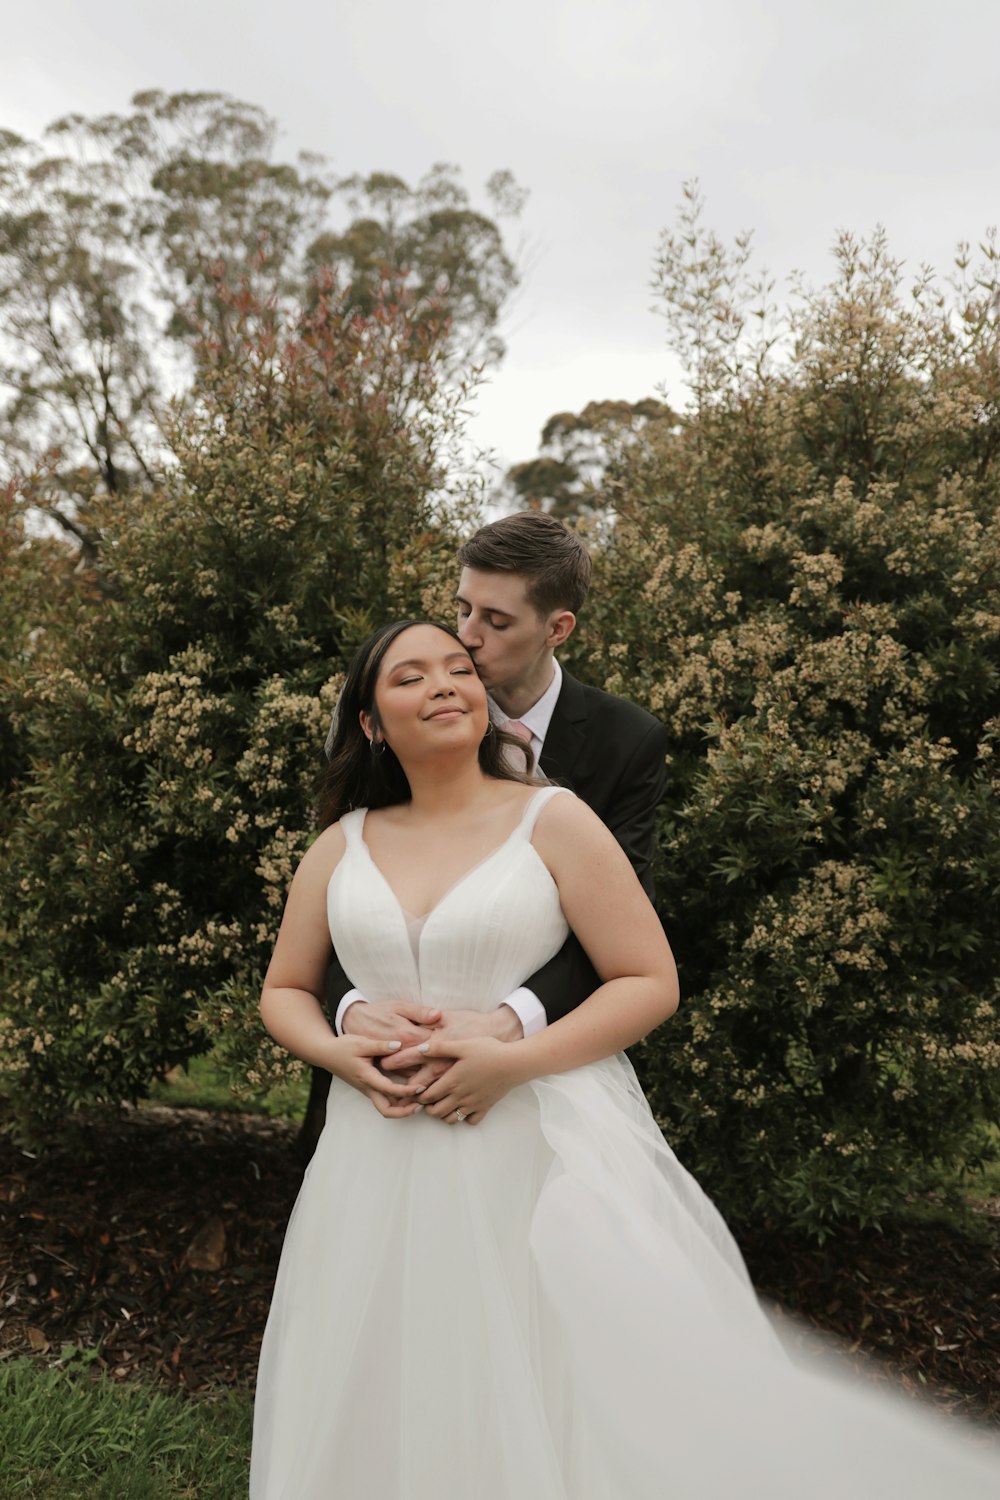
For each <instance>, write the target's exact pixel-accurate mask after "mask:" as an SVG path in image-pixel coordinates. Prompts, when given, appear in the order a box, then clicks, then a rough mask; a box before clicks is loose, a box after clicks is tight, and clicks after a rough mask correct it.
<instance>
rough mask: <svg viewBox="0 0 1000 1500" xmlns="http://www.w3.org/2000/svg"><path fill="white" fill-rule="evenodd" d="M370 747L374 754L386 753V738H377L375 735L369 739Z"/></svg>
mask: <svg viewBox="0 0 1000 1500" xmlns="http://www.w3.org/2000/svg"><path fill="white" fill-rule="evenodd" d="M368 748H369V750H370V751H371V753H372V754H373V755H384V754H385V740H377V739H376V738H375V736H374V735H372V737H371V739H370V740H369V741H368Z"/></svg>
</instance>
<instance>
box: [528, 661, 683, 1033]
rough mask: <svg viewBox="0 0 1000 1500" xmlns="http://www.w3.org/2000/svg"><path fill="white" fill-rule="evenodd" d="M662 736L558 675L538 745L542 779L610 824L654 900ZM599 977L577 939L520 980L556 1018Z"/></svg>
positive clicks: (646, 719) (655, 724)
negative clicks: (567, 792) (559, 682)
mask: <svg viewBox="0 0 1000 1500" xmlns="http://www.w3.org/2000/svg"><path fill="white" fill-rule="evenodd" d="M666 753H667V731H666V730H665V729H664V727H663V725H662V724H661V723H660V721H659V719H654V718H653V715H652V714H649V713H647V712H646V710H645V709H644V708H640V707H639V705H638V704H637V703H630V702H629V700H628V699H627V698H616V697H614V696H613V694H611V693H604V692H602V691H601V690H600V688H592V687H586V686H584V684H583V683H582V682H578V681H577V680H576V678H575V677H571V676H570V674H569V673H568V672H565V671H564V672H563V677H562V687H561V689H560V692H559V697H558V698H557V700H556V706H555V709H554V711H553V714H552V719H551V722H550V724H549V727H548V731H547V733H546V735H545V743H544V744H543V746H542V755H541V764H540V766H539V769H540V771H541V772H542V774H543V775H545V776H547V777H548V778H549V780H550V781H555V782H558V783H559V784H560V785H561V786H568V787H570V788H571V790H572V791H574V792H575V793H576V795H577V796H578V797H579V798H580V799H581V800H582V801H583V802H586V803H587V805H588V807H592V808H593V809H594V812H596V813H597V815H598V817H599V818H600V819H601V820H602V821H603V822H604V823H606V824H607V826H608V828H610V830H611V832H612V833H613V834H614V836H615V838H616V839H617V840H618V842H619V844H621V846H622V848H623V849H624V851H625V853H626V854H627V855H628V857H629V859H630V860H631V862H632V866H633V868H634V870H635V872H636V874H637V875H638V877H639V879H640V880H641V882H642V885H643V889H644V890H645V892H646V894H647V896H649V897H650V899H652V895H653V836H654V833H655V826H656V808H657V804H658V803H659V802H660V801H661V799H662V797H663V792H664V789H665V786H666V779H667V771H666ZM599 984H600V980H599V979H598V977H597V975H596V974H595V972H594V969H593V967H592V965H591V963H590V961H589V959H588V958H587V955H586V954H585V953H584V951H583V949H582V947H581V946H580V944H579V943H578V942H577V940H576V938H575V937H572V936H571V937H570V938H569V939H568V940H567V942H566V943H565V944H564V945H563V947H562V948H561V949H560V950H559V952H558V953H557V954H556V956H555V958H553V959H551V960H550V961H549V962H548V963H547V964H546V965H545V967H544V968H543V969H540V970H539V972H538V973H537V974H533V975H532V977H531V978H530V979H527V980H525V985H526V987H527V988H528V989H529V990H532V991H533V992H534V993H535V994H536V995H537V996H538V998H539V1000H540V1001H541V1002H542V1005H543V1006H544V1007H545V1014H546V1016H547V1018H548V1020H549V1021H557V1020H558V1019H559V1017H560V1016H564V1015H565V1014H566V1013H567V1011H570V1010H573V1009H575V1007H576V1006H577V1005H579V1004H580V1002H581V1001H583V1000H585V999H586V998H587V996H588V995H589V994H591V993H592V992H593V991H594V990H595V989H596V988H597V986H598V985H599Z"/></svg>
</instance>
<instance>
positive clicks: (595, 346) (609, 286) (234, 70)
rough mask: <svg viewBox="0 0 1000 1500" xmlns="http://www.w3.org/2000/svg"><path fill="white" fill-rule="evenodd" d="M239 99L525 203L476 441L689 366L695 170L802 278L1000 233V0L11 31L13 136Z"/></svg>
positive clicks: (8, 81) (7, 68)
mask: <svg viewBox="0 0 1000 1500" xmlns="http://www.w3.org/2000/svg"><path fill="white" fill-rule="evenodd" d="M152 87H157V88H163V89H166V90H168V91H175V90H195V89H210V90H222V91H225V92H228V93H231V94H233V95H235V96H237V97H238V98H242V99H245V100H247V101H248V102H251V103H254V104H260V105H262V106H263V107H264V108H265V109H266V110H268V112H269V113H271V114H272V115H274V116H275V117H276V118H277V119H278V121H279V122H280V124H281V126H282V127H283V130H284V137H283V140H282V143H281V150H282V151H283V152H284V153H285V154H286V155H287V156H289V157H290V156H293V155H294V154H295V153H296V152H297V151H299V150H301V149H308V150H315V151H318V152H321V153H322V154H324V155H325V156H327V157H328V158H329V159H330V162H331V165H332V167H333V169H334V170H335V171H336V172H337V173H339V174H342V175H347V174H349V173H353V172H362V173H366V172H368V171H372V170H384V171H390V172H395V173H397V174H398V175H400V176H402V177H403V178H405V179H406V180H408V181H410V182H411V183H413V182H415V181H416V180H417V179H418V178H419V177H420V176H421V175H422V174H423V172H424V171H426V169H427V168H428V167H429V166H430V165H432V164H433V163H434V162H436V161H451V162H455V163H457V164H458V165H459V166H460V167H461V169H462V173H463V179H464V181H465V183H466V185H467V186H468V187H469V188H470V189H472V190H474V192H475V191H476V190H478V188H479V186H480V185H481V184H482V183H483V182H484V181H485V179H486V178H487V177H488V176H489V174H490V173H491V172H492V171H494V170H495V169H497V168H500V167H507V168H510V169H511V171H513V173H514V175H515V176H516V177H517V179H518V180H519V182H521V183H522V185H524V186H525V187H527V188H528V189H530V193H531V197H530V200H529V203H528V207H527V210H526V213H525V216H524V219H523V221H522V226H521V229H520V231H518V230H516V229H515V231H514V234H515V238H516V237H517V236H518V235H520V236H521V237H523V240H524V244H525V249H526V252H527V260H528V263H529V267H530V269H529V274H528V276H527V278H526V281H525V284H524V285H523V286H522V288H521V290H520V291H519V293H518V294H517V298H516V301H515V303H514V305H513V306H512V307H511V309H510V312H509V314H508V315H507V317H506V320H505V323H504V325H503V327H502V329H501V332H502V334H503V336H504V337H505V339H506V341H507V344H508V354H507V358H506V360H505V362H504V364H503V366H502V368H501V370H500V371H499V373H497V374H496V375H495V376H494V377H493V380H492V383H491V385H490V386H489V388H488V389H486V390H484V391H483V392H482V393H481V395H480V398H479V403H478V413H477V415H476V418H475V421H474V425H473V435H474V437H475V438H476V439H477V440H478V441H479V442H480V443H481V444H483V445H484V446H487V447H492V448H494V449H495V450H496V451H497V456H498V459H499V461H500V462H501V463H504V464H506V463H507V462H510V461H515V460H518V459H524V458H529V457H531V456H532V455H533V454H534V453H535V452H536V451H537V442H538V434H539V432H540V429H541V427H542V424H543V423H544V421H545V419H546V418H547V417H548V416H550V415H551V414H552V413H553V412H555V411H565V410H567V409H578V408H579V407H581V406H582V405H583V404H584V403H585V402H586V401H588V400H590V399H592V398H624V399H627V400H637V399H639V398H640V397H642V396H645V395H649V394H653V393H654V391H655V388H656V387H657V386H658V385H660V384H661V383H665V384H666V387H667V391H666V394H667V397H668V399H671V400H672V401H673V402H674V403H675V404H677V405H681V404H683V390H682V388H681V387H680V383H679V377H678V372H677V370H676V367H675V365H674V364H673V361H672V359H671V357H670V356H669V354H668V353H667V350H666V348H665V346H664V341H663V327H662V324H661V322H660V320H659V319H658V318H657V317H655V316H654V315H653V314H652V313H651V312H650V310H649V308H650V303H651V294H650V292H649V277H650V263H651V258H652V255H653V251H654V248H655V245H656V241H657V237H658V234H659V231H660V230H661V229H662V228H663V227H664V226H665V225H667V224H669V223H671V222H672V221H673V218H674V212H675V207H676V204H677V202H678V200H679V197H680V187H681V183H682V182H683V181H684V180H685V179H687V178H689V177H694V176H697V177H699V178H700V180H701V185H702V190H703V192H704V194H705V195H706V197H707V200H708V208H707V214H706V220H707V222H708V223H710V224H711V225H712V226H713V227H715V228H716V229H717V230H718V231H719V232H720V233H721V234H723V235H724V236H725V237H729V236H731V235H732V234H733V233H734V232H736V231H738V230H741V229H744V228H752V229H753V230H754V231H755V243H756V245H757V249H758V253H759V258H760V259H761V260H762V261H763V262H764V263H765V264H766V265H767V266H768V267H769V268H770V269H771V271H772V272H773V273H775V274H777V275H778V277H779V288H780V286H781V284H782V283H783V280H784V278H785V277H786V276H787V274H788V272H790V271H791V270H792V269H795V268H798V269H801V270H803V271H805V272H806V273H807V275H808V276H809V277H810V279H811V280H813V281H820V280H823V279H825V278H826V277H827V275H828V273H829V270H830V268H831V262H830V259H829V253H828V252H829V247H830V245H831V243H832V241H833V238H834V235H835V233H836V231H837V230H839V229H843V228H847V229H852V230H854V231H856V232H858V233H865V232H867V231H869V230H871V229H872V228H873V226H874V225H875V224H876V223H879V222H880V223H883V224H885V226H886V227H887V229H888V231H889V236H890V244H891V247H892V249H893V251H894V252H895V253H896V254H897V255H898V256H900V257H902V258H903V259H904V260H905V261H906V263H907V266H908V267H910V268H912V269H914V270H916V268H917V267H918V265H919V264H920V263H921V262H923V261H929V262H931V263H932V264H934V265H936V266H937V267H939V268H942V269H946V268H947V266H948V263H949V262H950V259H951V256H952V252H953V250H954V246H955V244H956V243H957V241H958V240H960V239H970V240H972V241H973V242H975V241H976V240H977V239H978V238H979V237H980V236H981V235H982V233H983V232H984V230H985V229H986V227H987V226H988V225H989V224H993V223H996V222H997V220H998V219H1000V4H997V3H996V0H951V3H949V4H947V5H942V4H940V0H714V3H713V0H701V3H697V0H674V3H671V0H571V3H569V0H504V4H503V5H497V4H494V5H493V6H489V5H486V6H482V5H480V6H476V5H474V4H472V3H470V0H410V3H405V0H350V3H347V0H327V3H320V0H198V3H195V0H172V3H170V4H169V5H164V4H163V3H162V0H158V3H156V4H151V3H149V0H87V3H81V0H36V3H35V4H34V5H31V6H18V8H17V19H16V22H15V21H12V20H11V19H10V17H9V16H8V18H7V24H6V26H5V27H4V45H3V49H2V54H0V128H6V129H12V130H16V131H18V132H20V133H21V134H23V135H27V136H29V137H31V138H35V139H37V138H38V137H39V136H40V134H41V132H42V130H43V128H44V127H45V125H47V124H49V123H50V122H51V121H52V120H53V119H55V118H56V117H58V116H59V115H62V114H66V113H68V112H70V111H74V110H78V111H81V112H83V113H86V114H90V113H97V112H104V111H112V112H118V111H122V110H124V109H125V108H126V107H127V104H128V100H129V97H130V96H131V95H132V94H133V93H134V92H136V91H137V90H138V89H142V88H152Z"/></svg>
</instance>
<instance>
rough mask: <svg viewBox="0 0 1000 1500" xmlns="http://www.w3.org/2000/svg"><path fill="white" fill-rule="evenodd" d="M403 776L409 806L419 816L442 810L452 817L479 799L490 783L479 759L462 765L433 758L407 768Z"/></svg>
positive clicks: (429, 816) (426, 815) (430, 814)
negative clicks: (406, 785)
mask: <svg viewBox="0 0 1000 1500" xmlns="http://www.w3.org/2000/svg"><path fill="white" fill-rule="evenodd" d="M406 776H407V780H408V781H409V783H410V807H411V808H412V809H413V812H414V813H415V814H416V816H417V817H418V818H425V817H426V818H433V817H436V816H438V815H440V814H443V813H448V815H449V816H451V817H454V816H455V815H456V814H460V813H462V812H464V811H465V810H466V809H468V808H470V807H472V806H474V804H475V803H476V802H479V801H481V800H482V797H483V793H484V792H486V791H487V789H488V787H489V783H490V778H489V777H488V776H486V775H485V774H484V772H483V771H482V769H481V768H480V765H479V760H478V758H477V759H476V760H474V761H472V762H471V763H468V762H467V763H466V764H465V765H455V764H454V762H451V763H447V762H446V763H444V764H442V763H441V760H440V758H436V759H435V761H434V762H432V763H428V764H425V765H421V766H410V767H408V768H407V772H406Z"/></svg>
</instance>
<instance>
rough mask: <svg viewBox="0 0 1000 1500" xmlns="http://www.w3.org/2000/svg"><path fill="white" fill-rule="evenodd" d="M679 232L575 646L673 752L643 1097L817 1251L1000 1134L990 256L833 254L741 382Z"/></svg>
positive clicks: (707, 261) (719, 1180) (709, 1163)
mask: <svg viewBox="0 0 1000 1500" xmlns="http://www.w3.org/2000/svg"><path fill="white" fill-rule="evenodd" d="M688 231H689V232H688V233H686V234H685V235H680V236H676V237H674V238H673V239H671V238H670V237H669V236H668V237H666V239H665V242H664V243H665V247H666V248H665V249H663V254H664V256H666V257H667V258H668V259H670V258H671V257H672V259H671V264H670V266H669V267H668V268H667V270H668V271H669V275H668V274H667V271H665V270H664V269H663V267H662V266H661V272H662V277H663V286H664V289H665V290H669V294H670V297H671V299H672V300H671V302H670V303H669V304H668V305H667V307H666V309H665V310H666V313H667V316H668V318H671V319H673V320H674V322H673V325H672V326H673V331H674V334H675V335H676V338H677V343H678V347H679V348H681V349H682V350H684V349H685V348H686V349H687V357H688V360H689V368H690V369H691V371H692V386H693V389H694V392H695V395H696V398H697V400H696V403H695V405H694V408H693V410H692V411H691V412H690V413H689V414H688V415H687V416H686V417H685V418H684V420H683V422H682V423H681V424H680V425H679V426H677V425H674V426H673V427H670V426H667V425H666V424H651V425H650V427H649V428H648V430H647V434H646V437H645V440H644V441H643V442H641V443H638V444H635V445H633V446H631V447H630V448H628V449H626V450H624V451H623V452H622V455H621V458H620V461H619V463H618V465H617V467H616V468H615V469H613V470H612V471H611V472H610V473H609V474H608V476H607V478H606V482H605V489H604V495H605V499H606V502H607V503H608V504H610V505H613V507H614V512H615V519H616V524H615V526H614V531H613V536H612V539H611V542H610V544H609V545H608V546H607V547H606V549H605V550H604V552H603V555H602V557H601V559H600V567H599V576H598V579H597V582H596V586H595V589H594V592H593V594H592V596H591V597H592V601H593V606H592V612H591V616H590V618H589V619H588V622H587V630H586V632H585V641H584V643H583V644H582V645H581V646H580V647H579V648H578V650H580V652H581V653H583V652H584V647H586V648H587V651H586V653H585V656H584V663H583V670H585V671H589V672H590V673H592V674H594V673H596V674H597V676H598V678H599V680H600V679H603V680H604V682H605V684H606V686H607V687H608V688H609V689H610V690H612V691H616V692H624V693H628V694H629V695H631V696H633V697H638V698H639V699H640V700H641V701H643V702H644V703H646V704H647V705H648V706H649V707H650V708H651V709H652V710H653V711H654V712H655V713H657V714H659V715H660V716H661V717H662V718H663V719H664V720H665V722H666V723H667V724H668V725H669V726H670V728H671V731H672V733H673V736H674V748H673V754H672V765H671V786H670V790H669V792H668V798H667V802H666V804H665V806H664V808H663V812H662V828H661V840H660V847H659V864H658V870H657V882H658V883H657V891H658V897H659V899H660V902H661V906H662V910H663V914H664V919H665V923H666V927H667V930H668V932H669V934H670V935H671V937H672V939H673V941H674V943H675V946H676V949H677V951H678V955H679V959H680V964H681V971H682V988H683V991H684V995H685V999H684V1001H683V1002H682V1009H681V1012H680V1014H679V1016H678V1017H677V1018H676V1020H675V1021H674V1022H672V1023H671V1025H670V1027H668V1028H665V1029H664V1031H663V1032H662V1033H660V1034H658V1035H657V1036H655V1037H654V1038H653V1039H651V1040H650V1041H649V1042H648V1043H647V1044H646V1045H645V1047H644V1048H643V1049H642V1050H641V1058H640V1062H641V1067H642V1070H643V1073H644V1078H645V1082H646V1084H647V1086H648V1087H649V1089H650V1091H651V1094H652V1097H653V1099H654V1101H655V1105H656V1108H657V1109H658V1111H659V1113H660V1115H661V1116H662V1118H663V1120H664V1123H665V1125H666V1127H667V1133H668V1136H669V1138H670V1139H671V1140H673V1141H676V1142H677V1144H678V1147H679V1149H680V1150H681V1152H682V1154H683V1156H684V1157H685V1159H686V1160H687V1161H688V1162H689V1164H690V1165H691V1167H692V1168H693V1170H694V1171H695V1172H696V1173H697V1174H698V1175H699V1177H700V1178H701V1179H702V1180H703V1181H704V1182H705V1183H706V1185H707V1186H708V1187H709V1188H710V1190H711V1191H712V1192H713V1193H714V1194H715V1195H716V1196H717V1197H718V1198H719V1200H720V1201H721V1202H722V1203H723V1205H724V1206H725V1208H726V1209H727V1211H728V1212H730V1213H732V1214H734V1215H736V1216H737V1217H741V1218H744V1219H746V1220H750V1219H754V1220H755V1221H759V1220H760V1219H761V1218H764V1219H768V1218H769V1219H773V1220H775V1221H777V1222H782V1221H783V1222H786V1223H787V1222H791V1223H795V1224H799V1225H801V1226H804V1227H806V1228H809V1229H810V1230H820V1231H822V1228H823V1226H824V1225H826V1224H828V1223H829V1222H830V1221H831V1220H833V1219H835V1218H837V1217H849V1218H856V1219H858V1220H861V1221H869V1222H870V1221H872V1220H878V1218H879V1216H880V1215H882V1214H884V1213H886V1212H887V1211H888V1210H889V1209H891V1208H894V1207H898V1206H899V1205H900V1203H901V1202H902V1201H903V1200H904V1198H905V1197H906V1195H907V1193H909V1192H911V1191H913V1190H915V1189H918V1188H925V1187H927V1186H928V1185H929V1184H930V1183H933V1182H934V1181H935V1179H936V1173H937V1172H938V1171H939V1169H940V1168H941V1166H942V1165H954V1164H955V1163H958V1164H965V1165H968V1166H973V1165H975V1163H976V1161H977V1160H979V1159H981V1158H982V1157H983V1156H984V1155H985V1154H986V1153H988V1151H989V1150H990V1146H989V1143H988V1141H987V1137H986V1133H985V1122H986V1121H989V1120H996V1119H997V1116H998V1113H1000V1044H998V1041H997V1022H998V1017H1000V981H998V975H1000V928H998V925H997V922H996V899H997V891H998V889H1000V803H998V798H997V790H998V781H1000V765H998V747H1000V738H998V737H1000V719H998V718H997V703H998V684H1000V516H998V508H997V497H998V473H1000V469H998V463H1000V458H998V439H1000V406H998V393H1000V384H998V380H1000V362H998V352H1000V324H998V317H997V258H996V250H995V246H994V244H993V242H992V240H988V241H987V242H986V243H985V245H984V247H983V249H984V263H983V265H982V266H981V267H980V268H978V269H977V270H976V271H975V272H970V271H969V269H968V258H967V257H966V256H964V254H963V256H962V257H961V260H962V262H963V263H960V266H959V273H960V274H959V278H958V280H957V282H956V284H955V286H954V287H953V288H952V289H951V291H950V292H948V291H947V290H946V291H942V290H941V289H940V288H939V287H938V286H937V285H936V284H935V283H934V282H933V281H932V280H931V279H930V278H924V279H922V280H921V281H920V282H919V283H918V284H917V286H916V287H915V288H913V289H911V293H910V294H909V295H908V294H907V292H906V289H905V288H904V287H903V286H902V282H901V277H900V274H899V270H898V267H897V266H895V265H894V263H893V262H892V261H891V259H890V258H889V256H888V253H887V249H886V245H885V242H884V238H883V237H882V236H881V234H876V235H875V236H873V237H872V239H871V240H870V241H868V242H864V241H855V240H853V239H851V238H850V237H844V238H843V239H841V241H840V243H839V245H838V247H837V252H836V255H837V268H838V269H837V276H836V277H835V279H834V280H833V281H832V282H831V284H830V285H829V286H827V287H825V288H823V289H821V290H819V291H815V292H806V291H804V290H802V293H801V297H800V299H799V300H798V301H797V302H795V303H793V305H792V307H791V309H790V311H789V314H788V323H787V327H786V343H785V346H784V352H783V353H782V352H781V350H779V349H778V348H777V347H775V348H773V349H772V351H770V352H769V353H768V355H767V357H761V358H756V357H754V358H749V357H744V355H743V354H742V353H741V352H740V347H739V337H738V336H736V337H734V335H733V330H734V329H736V328H738V327H741V328H745V327H746V326H748V323H749V321H750V314H749V312H747V310H746V309H743V310H742V311H741V309H740V308H739V307H737V308H736V309H735V310H734V308H733V305H732V303H731V297H732V295H733V285H734V278H733V276H732V275H730V273H729V270H728V269H727V268H726V267H725V266H721V265H719V264H718V262H719V261H720V260H722V259H724V258H725V255H726V254H727V253H728V252H726V251H725V249H724V247H722V246H721V245H720V244H719V243H718V242H717V241H715V240H714V239H713V238H712V237H707V238H706V242H705V243H704V244H703V245H702V251H701V252H699V253H698V254H696V255H695V256H694V262H695V264H694V267H693V269H691V268H689V267H687V265H686V257H688V256H689V254H690V240H691V233H690V224H689V225H688ZM661 248H662V247H661ZM741 253H742V252H741ZM713 262H716V264H714V266H713ZM691 277H694V280H695V285H694V287H692V286H691V282H690V278H691ZM706 287H707V288H708V290H707V291H706V290H705V288H706ZM713 297H718V299H720V300H719V301H718V302H717V303H713V302H712V298H713ZM713 306H715V309H716V313H717V318H716V320H715V321H713V316H712V307H713ZM692 309H694V311H693V310H692ZM695 311H696V312H697V316H695ZM713 329H714V330H715V332H714V333H713ZM685 339H688V340H689V343H687V344H685V342H684V341H685ZM713 340H714V342H713ZM779 354H780V355H781V357H780V358H779V357H778V356H779Z"/></svg>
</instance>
